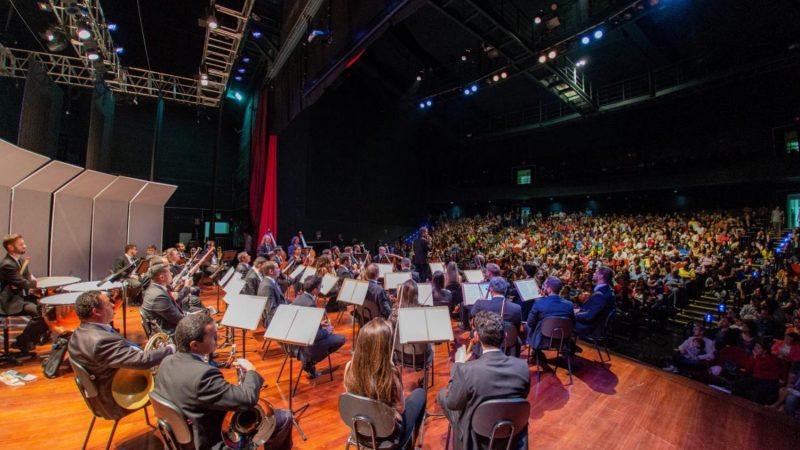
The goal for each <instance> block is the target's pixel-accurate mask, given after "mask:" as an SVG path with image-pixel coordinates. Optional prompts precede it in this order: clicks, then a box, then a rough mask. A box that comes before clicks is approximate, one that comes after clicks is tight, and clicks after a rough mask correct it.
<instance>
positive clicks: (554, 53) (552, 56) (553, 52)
mask: <svg viewBox="0 0 800 450" xmlns="http://www.w3.org/2000/svg"><path fill="white" fill-rule="evenodd" d="M557 55H558V54H557V53H556V51H555V50H550V52H549V53H548V54H547V57H548V58H550V59H556V56H557Z"/></svg>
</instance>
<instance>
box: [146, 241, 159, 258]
mask: <svg viewBox="0 0 800 450" xmlns="http://www.w3.org/2000/svg"><path fill="white" fill-rule="evenodd" d="M145 252H146V253H145V255H144V257H145V258H149V257H151V256H156V255H158V249H157V248H156V246H155V244H150V245H148V246H147V250H145Z"/></svg>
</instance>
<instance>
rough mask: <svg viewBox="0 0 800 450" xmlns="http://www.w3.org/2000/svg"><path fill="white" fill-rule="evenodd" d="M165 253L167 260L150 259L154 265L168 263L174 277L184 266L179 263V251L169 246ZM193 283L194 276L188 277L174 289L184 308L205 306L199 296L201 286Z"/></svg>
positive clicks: (191, 308)
mask: <svg viewBox="0 0 800 450" xmlns="http://www.w3.org/2000/svg"><path fill="white" fill-rule="evenodd" d="M164 254H165V256H164V258H165V259H166V261H162V262H158V259H156V258H152V259H150V266H151V267H152V266H154V265H157V264H168V266H169V270H170V273H172V277H173V278H174V277H176V276H177V275H178V274H180V273H181V271H182V270H183V266H181V265H179V264H178V260H179V257H178V251H177V250H176V249H174V248H168V249H167V250H166V251H165V252H164ZM190 269H191V268H190ZM148 273H149V271H148ZM193 284H194V281H193V280H192V278H188V277H187V278H186V280H184V284H183V285H181V286H178V289H177V290H176V291H173V296H175V297H176V298H178V299H179V300H180V303H181V307H182V308H183V309H184V310H193V309H196V308H201V307H202V306H203V303H202V302H201V301H200V297H199V295H200V288H199V287H197V286H193ZM142 285H143V286H144V283H142ZM184 286H185V287H186V288H187V290H185V291H184V289H183V287H184Z"/></svg>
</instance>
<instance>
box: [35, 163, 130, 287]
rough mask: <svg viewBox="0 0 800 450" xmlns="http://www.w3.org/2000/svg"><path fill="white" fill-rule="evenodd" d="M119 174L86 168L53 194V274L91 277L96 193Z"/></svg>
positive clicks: (51, 251) (51, 252)
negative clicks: (90, 266) (90, 265)
mask: <svg viewBox="0 0 800 450" xmlns="http://www.w3.org/2000/svg"><path fill="white" fill-rule="evenodd" d="M116 179H117V177H115V176H113V175H108V174H105V173H100V172H95V171H93V170H86V171H84V172H82V173H81V174H79V175H78V176H77V177H75V178H73V179H72V180H71V181H70V182H69V183H67V184H65V185H64V186H62V187H61V189H59V190H57V191H56V192H55V193H54V194H53V214H52V222H51V223H52V225H51V231H50V274H51V275H63V276H67V275H68V276H75V277H79V278H81V279H82V280H89V279H90V278H91V274H90V272H89V260H90V256H91V244H92V209H93V206H94V197H95V196H97V194H99V193H100V192H102V191H103V189H105V188H106V187H107V186H108V185H109V184H111V183H112V182H113V181H114V180H116Z"/></svg>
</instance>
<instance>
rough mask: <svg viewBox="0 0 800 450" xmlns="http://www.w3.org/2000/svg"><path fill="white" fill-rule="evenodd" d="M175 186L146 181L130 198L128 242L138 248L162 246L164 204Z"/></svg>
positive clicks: (160, 249) (160, 247) (159, 247)
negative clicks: (134, 195) (131, 198)
mask: <svg viewBox="0 0 800 450" xmlns="http://www.w3.org/2000/svg"><path fill="white" fill-rule="evenodd" d="M177 188H178V187H177V186H174V185H171V184H161V183H154V182H152V181H151V182H148V183H147V184H146V185H145V186H144V188H142V190H141V191H139V193H138V194H137V195H136V197H134V198H133V200H131V203H130V210H129V212H130V213H129V214H130V215H129V219H128V242H130V243H132V244H136V246H137V247H139V248H140V249H144V248H146V247H147V246H148V245H151V244H153V245H155V246H156V247H157V248H158V249H159V251H162V250H164V249H163V248H162V242H161V241H162V237H163V234H164V205H165V204H166V203H167V201H168V200H169V198H170V197H172V194H173V193H174V192H175V190H176V189H177Z"/></svg>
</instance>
